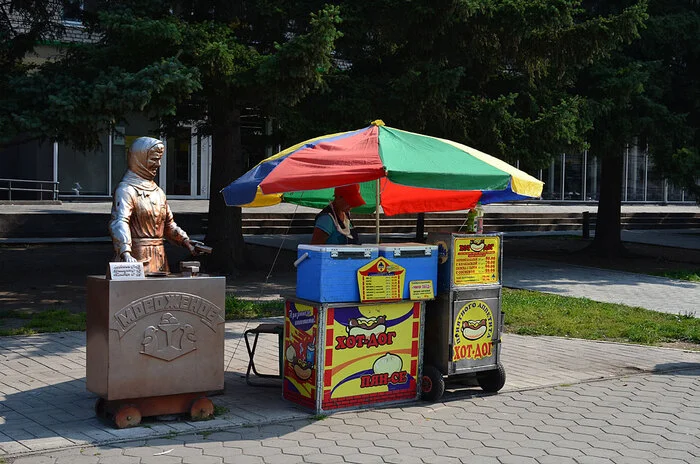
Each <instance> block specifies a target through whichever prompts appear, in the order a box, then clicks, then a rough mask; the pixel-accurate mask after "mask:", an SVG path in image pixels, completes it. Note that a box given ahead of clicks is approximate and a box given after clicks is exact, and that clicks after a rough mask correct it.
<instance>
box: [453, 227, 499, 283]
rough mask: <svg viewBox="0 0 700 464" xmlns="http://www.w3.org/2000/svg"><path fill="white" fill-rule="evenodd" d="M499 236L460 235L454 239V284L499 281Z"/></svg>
mask: <svg viewBox="0 0 700 464" xmlns="http://www.w3.org/2000/svg"><path fill="white" fill-rule="evenodd" d="M500 247H501V238H500V236H478V235H477V236H474V237H460V238H455V240H454V250H453V253H454V254H453V256H454V260H453V264H452V266H453V268H452V276H453V278H454V284H455V285H457V286H460V285H480V284H493V283H498V282H499V281H500V269H499V265H500V263H499V259H498V258H499V256H500Z"/></svg>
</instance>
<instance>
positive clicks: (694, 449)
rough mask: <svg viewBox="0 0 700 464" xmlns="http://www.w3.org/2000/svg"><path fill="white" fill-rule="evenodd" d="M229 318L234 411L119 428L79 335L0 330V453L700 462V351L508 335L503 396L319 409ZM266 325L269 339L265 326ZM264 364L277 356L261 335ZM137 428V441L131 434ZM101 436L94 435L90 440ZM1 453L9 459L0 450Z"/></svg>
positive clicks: (218, 399)
mask: <svg viewBox="0 0 700 464" xmlns="http://www.w3.org/2000/svg"><path fill="white" fill-rule="evenodd" d="M258 322H260V321H255V322H251V323H245V322H229V323H227V324H226V329H227V331H226V347H225V352H226V354H225V360H226V363H227V366H226V389H225V391H224V392H223V394H221V395H217V396H213V397H212V400H213V401H214V403H215V404H216V405H217V406H220V407H223V408H226V409H227V410H228V412H226V413H224V414H222V415H221V416H218V417H217V418H216V419H215V420H211V421H204V422H189V421H186V420H180V421H173V420H170V421H157V420H146V421H144V423H143V426H141V427H136V428H132V429H123V430H118V429H115V428H113V426H112V425H110V424H108V423H105V422H102V421H100V420H98V419H96V418H95V416H94V412H93V405H94V402H95V399H96V397H95V395H93V394H91V393H89V392H87V391H86V390H85V377H84V376H85V334H84V333H80V332H66V333H61V334H44V335H37V336H31V337H2V338H0V399H1V400H2V403H1V404H0V459H4V460H5V462H6V463H13V464H20V463H23V464H26V463H44V462H46V463H83V462H85V463H143V464H146V463H151V462H157V463H209V462H212V463H228V462H235V463H239V462H240V463H243V462H266V463H268V462H269V463H274V462H285V463H286V464H288V463H293V462H360V463H369V462H438V463H443V462H460V461H459V460H460V459H461V460H463V461H464V462H470V463H481V462H502V463H508V462H523V463H527V462H539V463H542V464H543V463H546V462H557V463H558V462H562V463H566V462H578V463H585V462H615V463H624V462H640V463H644V462H653V463H655V464H657V463H659V462H669V463H673V462H687V463H696V462H700V429H699V427H700V399H698V398H700V353H699V352H686V351H682V350H673V349H664V348H652V347H643V346H635V345H623V344H614V343H604V342H591V341H583V340H571V339H564V338H556V337H524V336H517V335H511V334H505V335H504V343H503V352H502V354H503V362H504V365H505V368H506V372H507V376H508V380H507V383H506V387H505V388H504V389H503V390H502V391H501V393H500V394H498V395H493V396H483V395H481V393H480V390H478V389H465V388H463V387H460V386H451V388H450V389H449V390H448V392H447V393H446V395H445V397H444V398H443V400H444V401H445V402H444V404H443V403H438V404H432V405H431V404H427V403H407V404H402V405H395V406H392V407H386V408H375V409H373V410H365V411H359V412H342V413H336V414H333V415H331V416H330V417H328V418H326V419H324V420H320V421H315V420H314V418H313V417H312V416H311V415H310V414H309V413H308V412H307V411H305V410H302V409H300V408H297V407H295V406H293V405H292V404H290V403H288V402H286V401H284V400H282V399H281V392H280V388H279V382H278V381H274V380H273V381H270V382H271V383H272V384H274V385H277V387H275V388H264V387H250V386H248V385H246V384H245V381H244V379H243V375H244V372H245V367H246V365H247V360H248V355H247V352H246V349H245V342H244V341H243V340H242V334H243V331H244V330H245V329H246V328H248V327H250V326H251V325H253V324H257V323H258ZM263 337H264V338H263ZM260 343H261V344H262V345H261V346H259V349H258V353H257V356H256V363H257V364H258V366H259V368H260V369H261V370H263V369H265V370H266V371H267V372H269V371H273V370H274V369H275V368H276V366H277V339H276V337H273V336H265V335H261V342H260ZM130 440H136V441H130ZM95 446H96V447H95ZM0 462H2V461H1V460H0Z"/></svg>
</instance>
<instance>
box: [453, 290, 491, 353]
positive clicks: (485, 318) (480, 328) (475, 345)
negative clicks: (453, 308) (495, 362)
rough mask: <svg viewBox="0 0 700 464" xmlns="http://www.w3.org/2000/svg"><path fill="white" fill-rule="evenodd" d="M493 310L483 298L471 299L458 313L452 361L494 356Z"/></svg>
mask: <svg viewBox="0 0 700 464" xmlns="http://www.w3.org/2000/svg"><path fill="white" fill-rule="evenodd" d="M493 330H494V322H493V312H492V311H491V308H490V307H489V305H488V304H486V303H485V302H484V301H481V300H474V301H469V302H467V304H465V305H464V306H462V308H461V309H460V310H459V312H458V313H457V317H456V318H455V324H454V334H453V344H452V346H453V353H452V361H459V360H461V359H482V358H487V357H489V356H493V353H494V352H493Z"/></svg>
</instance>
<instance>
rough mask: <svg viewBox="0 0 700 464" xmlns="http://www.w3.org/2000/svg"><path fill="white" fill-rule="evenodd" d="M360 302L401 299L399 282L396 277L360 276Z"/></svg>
mask: <svg viewBox="0 0 700 464" xmlns="http://www.w3.org/2000/svg"><path fill="white" fill-rule="evenodd" d="M361 288H362V295H360V298H361V300H362V301H382V300H400V299H401V281H400V279H399V276H398V275H371V274H370V275H367V276H362V285H361Z"/></svg>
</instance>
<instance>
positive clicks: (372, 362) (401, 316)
mask: <svg viewBox="0 0 700 464" xmlns="http://www.w3.org/2000/svg"><path fill="white" fill-rule="evenodd" d="M424 305H425V303H424V302H422V301H399V302H392V303H379V304H361V303H338V304H334V303H318V302H313V301H308V300H301V299H298V298H287V299H286V302H285V321H284V353H283V354H284V368H283V375H284V384H283V396H284V398H285V399H287V400H289V401H291V402H294V403H296V404H299V405H301V406H304V407H306V408H309V409H311V410H313V411H314V412H316V413H321V412H324V411H337V410H341V409H356V408H362V407H368V406H372V405H377V404H381V403H398V402H408V401H415V400H417V399H418V398H419V397H420V382H418V379H420V378H421V370H422V364H423V360H422V359H423V330H422V328H421V327H422V324H423V318H424V307H425V306H424Z"/></svg>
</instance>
